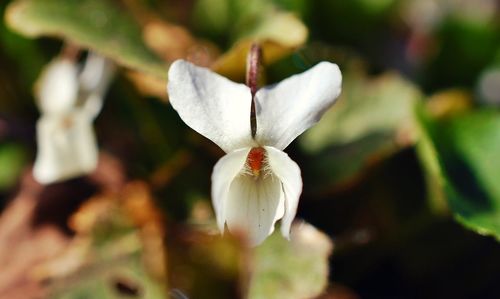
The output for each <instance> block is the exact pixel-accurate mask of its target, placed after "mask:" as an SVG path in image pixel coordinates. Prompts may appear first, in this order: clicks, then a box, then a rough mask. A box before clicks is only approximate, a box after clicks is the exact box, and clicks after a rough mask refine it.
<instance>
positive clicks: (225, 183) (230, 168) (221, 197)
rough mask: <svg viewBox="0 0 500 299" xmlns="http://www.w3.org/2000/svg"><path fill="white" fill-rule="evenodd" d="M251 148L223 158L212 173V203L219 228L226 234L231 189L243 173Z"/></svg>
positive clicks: (231, 153) (234, 152)
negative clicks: (237, 177) (225, 226)
mask: <svg viewBox="0 0 500 299" xmlns="http://www.w3.org/2000/svg"><path fill="white" fill-rule="evenodd" d="M249 152H250V148H244V149H239V150H236V151H233V152H230V153H229V154H227V155H225V156H224V157H222V158H221V159H220V160H219V161H218V162H217V164H215V167H214V171H213V172H212V203H213V205H214V209H215V216H216V218H217V226H218V227H219V230H220V231H221V233H224V223H225V222H226V208H225V207H226V202H227V200H228V195H229V194H228V193H229V187H230V186H231V183H232V182H233V180H234V178H235V177H236V176H237V175H238V173H240V172H241V170H242V169H243V166H244V165H245V162H246V159H247V156H248V153H249Z"/></svg>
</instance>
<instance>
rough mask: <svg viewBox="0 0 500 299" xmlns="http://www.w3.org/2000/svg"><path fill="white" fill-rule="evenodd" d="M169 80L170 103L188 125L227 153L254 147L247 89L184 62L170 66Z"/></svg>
mask: <svg viewBox="0 0 500 299" xmlns="http://www.w3.org/2000/svg"><path fill="white" fill-rule="evenodd" d="M168 80H169V82H168V86H167V90H168V95H169V99H170V103H171V104H172V107H174V109H175V110H176V111H177V112H178V113H179V115H180V117H181V118H182V120H183V121H184V122H185V123H186V124H187V125H188V126H190V127H191V128H193V129H194V130H195V131H196V132H198V133H200V134H201V135H203V136H205V137H207V138H208V139H210V140H212V141H213V142H215V143H216V144H217V145H218V146H219V147H221V148H222V149H223V150H224V151H225V152H226V153H228V152H230V151H233V150H236V149H239V148H243V147H248V146H251V145H252V144H253V139H252V136H251V128H250V108H251V102H252V95H251V93H250V89H249V88H248V87H247V86H245V85H243V84H238V83H234V82H232V81H230V80H228V79H226V78H224V77H222V76H220V75H218V74H216V73H214V72H212V71H210V70H208V69H206V68H202V67H198V66H195V65H194V64H192V63H189V62H187V61H184V60H177V61H175V62H174V63H173V64H172V65H171V66H170V70H169V72H168Z"/></svg>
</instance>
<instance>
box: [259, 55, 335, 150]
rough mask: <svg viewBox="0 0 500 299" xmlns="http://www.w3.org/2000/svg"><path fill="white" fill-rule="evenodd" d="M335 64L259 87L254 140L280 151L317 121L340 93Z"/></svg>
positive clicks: (318, 66)
mask: <svg viewBox="0 0 500 299" xmlns="http://www.w3.org/2000/svg"><path fill="white" fill-rule="evenodd" d="M341 83H342V75H341V73H340V70H339V68H338V66H337V65H336V64H333V63H329V62H321V63H319V64H317V65H316V66H314V67H313V68H311V69H310V70H308V71H306V72H304V73H302V74H298V75H295V76H292V77H290V78H288V79H285V80H283V81H282V82H280V83H278V84H277V85H273V86H268V87H264V88H261V89H260V90H259V91H257V94H256V95H255V101H256V103H255V105H256V107H255V108H256V114H257V132H256V140H257V142H258V143H259V144H263V145H270V146H274V147H276V148H278V149H281V150H283V149H284V148H286V147H287V146H288V145H289V144H290V142H292V141H293V140H294V139H295V138H296V137H297V136H299V135H300V134H302V132H304V131H305V130H307V129H308V128H310V127H311V126H313V125H314V124H315V123H317V122H318V121H319V119H320V118H321V116H322V115H323V113H324V112H325V111H326V110H327V109H328V108H329V107H330V106H331V105H332V104H333V103H334V102H335V99H336V98H337V97H338V96H339V94H340V90H341Z"/></svg>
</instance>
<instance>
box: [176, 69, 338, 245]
mask: <svg viewBox="0 0 500 299" xmlns="http://www.w3.org/2000/svg"><path fill="white" fill-rule="evenodd" d="M168 78H169V83H168V93H169V99H170V102H171V104H172V106H173V107H174V109H175V110H177V112H178V113H179V115H180V117H181V118H182V120H183V121H184V122H185V123H186V124H188V125H189V126H190V127H191V128H193V129H194V130H195V131H197V132H198V133H200V134H202V135H204V136H205V137H207V138H209V139H210V140H212V141H213V142H215V143H216V144H217V145H218V146H220V147H221V148H222V149H223V150H224V151H225V152H226V153H227V154H226V155H225V156H224V157H222V158H221V159H220V160H219V161H218V162H217V164H216V165H215V167H214V171H213V174H212V201H213V205H214V209H215V213H216V217H217V224H218V227H219V229H220V231H221V232H222V233H223V232H224V227H225V224H226V223H227V226H228V229H229V231H231V232H235V231H243V232H246V233H247V235H248V237H249V240H250V242H251V243H252V244H253V245H258V244H260V243H261V242H262V241H263V240H264V239H265V238H266V237H267V236H268V235H270V234H271V233H272V232H273V231H274V225H275V223H276V221H277V220H279V219H282V220H281V233H282V234H283V236H284V237H286V238H289V235H290V226H291V223H292V221H293V219H294V217H295V214H296V211H297V205H298V201H299V196H300V193H301V191H302V179H301V175H300V168H299V167H298V165H297V164H296V163H295V162H294V161H292V160H291V159H290V158H289V157H288V155H287V154H285V153H284V152H283V151H282V150H283V149H285V148H286V147H287V146H288V145H289V144H290V143H291V142H292V141H293V140H294V139H295V138H296V137H297V136H299V135H300V134H301V133H302V132H304V131H305V130H307V129H308V128H310V127H311V126H312V125H314V124H315V123H316V122H318V121H319V119H320V118H321V116H322V114H323V113H324V112H325V111H326V110H327V109H328V108H329V107H330V106H331V105H332V104H333V103H334V101H335V99H336V98H337V97H338V95H339V94H340V90H341V81H342V76H341V73H340V70H339V68H338V66H337V65H336V64H332V63H329V62H321V63H319V64H317V65H316V66H314V67H313V68H311V69H310V70H308V71H306V72H304V73H302V74H298V75H294V76H292V77H290V78H287V79H286V80H284V81H282V82H280V83H278V84H276V85H272V86H266V87H263V88H261V89H259V90H258V91H257V93H256V94H255V98H254V101H255V111H256V132H255V136H252V133H251V120H250V111H251V105H252V95H251V91H250V88H249V87H247V86H246V85H244V84H238V83H235V82H232V81H230V80H228V79H226V78H224V77H222V76H220V75H218V74H216V73H213V72H211V71H210V70H208V69H206V68H201V67H197V66H195V65H193V64H191V63H189V62H187V61H184V60H177V61H175V62H174V63H173V64H172V66H171V67H170V70H169V73H168Z"/></svg>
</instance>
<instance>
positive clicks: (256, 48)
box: [246, 43, 262, 137]
mask: <svg viewBox="0 0 500 299" xmlns="http://www.w3.org/2000/svg"><path fill="white" fill-rule="evenodd" d="M261 67H262V48H261V47H260V45H259V44H258V43H253V44H252V46H251V47H250V51H249V52H248V56H247V72H246V84H247V86H248V87H250V92H251V93H252V107H251V110H250V126H251V128H252V137H253V136H255V133H256V131H257V121H256V116H255V93H256V92H257V90H258V88H259V76H260V75H261V71H262V70H261Z"/></svg>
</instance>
